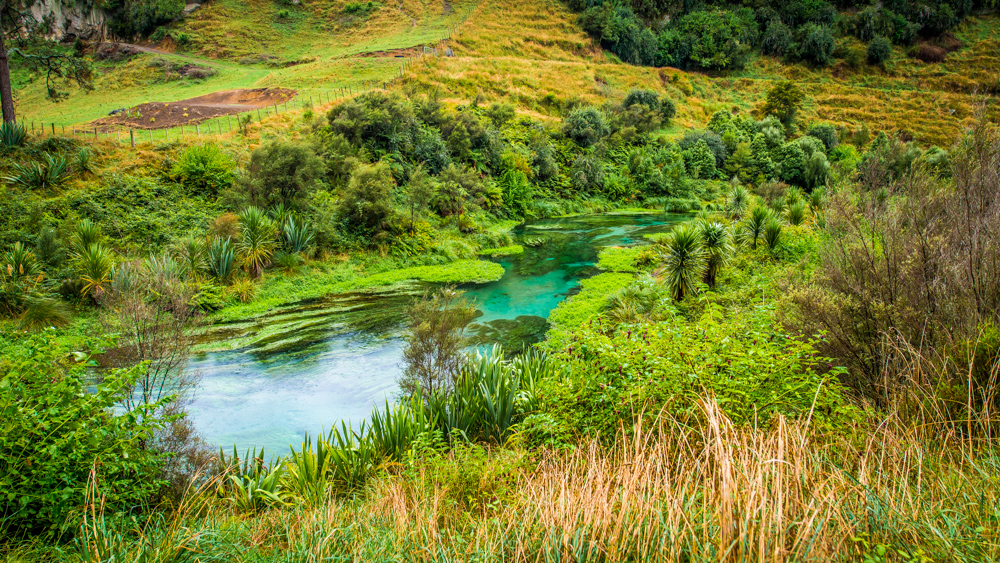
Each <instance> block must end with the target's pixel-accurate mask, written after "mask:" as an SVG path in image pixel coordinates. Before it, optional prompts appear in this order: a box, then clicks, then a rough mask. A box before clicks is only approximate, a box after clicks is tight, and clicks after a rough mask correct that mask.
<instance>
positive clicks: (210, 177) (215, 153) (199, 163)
mask: <svg viewBox="0 0 1000 563" xmlns="http://www.w3.org/2000/svg"><path fill="white" fill-rule="evenodd" d="M234 169H235V163H233V159H232V158H230V157H229V156H228V155H226V154H225V153H223V152H222V151H221V150H219V148H218V147H217V146H215V145H195V146H193V147H190V148H188V149H187V150H185V151H184V154H182V155H181V157H180V159H178V161H177V162H176V163H175V164H174V166H173V168H172V169H171V174H172V176H173V177H174V178H175V179H176V180H177V181H179V182H180V183H182V184H184V185H185V187H187V188H188V189H190V190H191V191H192V193H194V194H197V195H205V196H212V197H214V196H216V195H218V194H219V191H220V190H222V189H224V188H228V187H229V186H230V184H232V183H233V179H234V178H235V172H234Z"/></svg>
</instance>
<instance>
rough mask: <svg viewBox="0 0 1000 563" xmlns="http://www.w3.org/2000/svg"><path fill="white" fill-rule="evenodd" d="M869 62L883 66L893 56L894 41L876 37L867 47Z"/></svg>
mask: <svg viewBox="0 0 1000 563" xmlns="http://www.w3.org/2000/svg"><path fill="white" fill-rule="evenodd" d="M866 54H867V56H868V64H871V65H878V66H881V65H883V64H885V61H887V60H889V57H891V56H892V43H891V42H890V41H889V40H888V39H886V38H885V37H881V36H879V37H876V38H874V39H872V40H871V41H870V42H869V43H868V47H867V49H866Z"/></svg>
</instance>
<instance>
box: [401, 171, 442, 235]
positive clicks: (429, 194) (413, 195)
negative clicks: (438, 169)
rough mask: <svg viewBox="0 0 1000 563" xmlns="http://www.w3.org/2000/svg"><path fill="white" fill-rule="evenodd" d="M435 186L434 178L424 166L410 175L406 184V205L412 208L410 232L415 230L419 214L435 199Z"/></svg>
mask: <svg viewBox="0 0 1000 563" xmlns="http://www.w3.org/2000/svg"><path fill="white" fill-rule="evenodd" d="M435 184H436V183H435V181H434V178H431V177H430V176H429V175H428V174H427V172H426V171H425V170H424V167H423V166H417V169H416V170H414V171H413V174H412V175H410V181H409V182H407V183H406V203H407V205H408V206H409V207H410V232H413V230H414V225H415V223H416V214H417V212H423V211H425V210H426V209H427V207H428V206H429V205H430V203H431V200H432V199H434V195H435V194H436V193H437V186H436V185H435Z"/></svg>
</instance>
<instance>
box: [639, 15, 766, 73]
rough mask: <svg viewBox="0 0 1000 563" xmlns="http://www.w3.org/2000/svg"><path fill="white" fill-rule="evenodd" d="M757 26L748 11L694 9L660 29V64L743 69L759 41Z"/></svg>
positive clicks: (657, 58) (681, 66) (658, 39)
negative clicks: (751, 49) (665, 27)
mask: <svg viewBox="0 0 1000 563" xmlns="http://www.w3.org/2000/svg"><path fill="white" fill-rule="evenodd" d="M756 36H757V25H756V22H754V21H753V17H752V15H751V14H750V13H749V11H748V10H740V11H738V12H730V11H726V10H720V9H712V10H704V11H694V12H690V13H688V14H686V15H684V16H683V17H681V18H680V19H678V20H677V23H676V24H675V25H673V26H670V27H668V28H667V29H666V30H664V31H662V32H660V34H659V36H658V37H657V41H658V43H659V49H658V51H657V55H656V61H657V64H661V65H670V66H676V67H679V68H685V69H686V68H700V69H706V70H740V69H742V68H743V67H744V66H745V65H746V62H747V58H748V55H749V53H750V48H751V46H752V45H753V44H754V43H755V41H756Z"/></svg>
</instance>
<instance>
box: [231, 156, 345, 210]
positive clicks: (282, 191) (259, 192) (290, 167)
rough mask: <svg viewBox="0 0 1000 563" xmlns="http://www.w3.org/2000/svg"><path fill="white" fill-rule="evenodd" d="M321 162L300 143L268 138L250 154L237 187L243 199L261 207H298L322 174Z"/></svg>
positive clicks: (304, 200)
mask: <svg viewBox="0 0 1000 563" xmlns="http://www.w3.org/2000/svg"><path fill="white" fill-rule="evenodd" d="M325 172H326V170H325V167H324V166H323V161H322V160H320V159H319V157H317V156H316V153H315V152H314V151H313V149H312V148H311V147H310V146H308V145H306V144H303V143H291V142H288V141H280V140H278V141H271V142H270V143H267V144H265V145H263V146H261V147H260V148H258V149H255V150H254V151H253V153H252V154H251V155H250V164H249V166H247V171H246V174H245V176H244V177H243V178H241V180H240V182H239V189H240V190H241V191H242V194H240V195H242V196H245V198H246V202H247V203H250V204H252V205H257V206H260V207H264V208H269V207H273V206H275V205H279V204H280V205H285V206H288V207H292V208H300V207H302V206H303V205H304V204H305V202H306V201H307V200H308V199H309V196H310V194H312V192H314V191H315V190H316V187H317V185H318V182H319V181H320V180H321V179H322V178H323V176H324V175H325Z"/></svg>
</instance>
